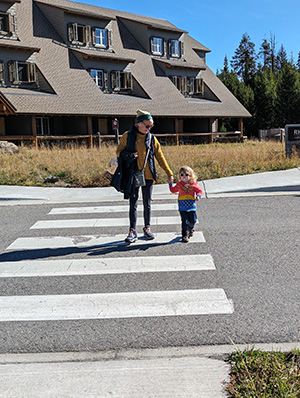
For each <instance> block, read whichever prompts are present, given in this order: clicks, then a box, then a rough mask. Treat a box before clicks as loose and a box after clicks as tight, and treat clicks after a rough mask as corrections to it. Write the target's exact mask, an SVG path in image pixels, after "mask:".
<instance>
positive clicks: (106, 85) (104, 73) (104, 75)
mask: <svg viewBox="0 0 300 398" xmlns="http://www.w3.org/2000/svg"><path fill="white" fill-rule="evenodd" d="M103 81H104V84H103V88H104V89H105V90H108V73H107V71H106V70H104V71H103Z"/></svg>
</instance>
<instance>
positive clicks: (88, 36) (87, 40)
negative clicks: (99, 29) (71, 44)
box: [83, 25, 91, 44]
mask: <svg viewBox="0 0 300 398" xmlns="http://www.w3.org/2000/svg"><path fill="white" fill-rule="evenodd" d="M83 30H84V43H85V44H87V43H90V42H91V27H90V25H86V26H85V27H84V28H83Z"/></svg>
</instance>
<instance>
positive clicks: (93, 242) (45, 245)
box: [6, 231, 205, 250]
mask: <svg viewBox="0 0 300 398" xmlns="http://www.w3.org/2000/svg"><path fill="white" fill-rule="evenodd" d="M124 238H125V236H124V234H122V235H115V236H107V235H76V236H47V237H34V238H18V239H16V240H15V241H14V242H13V243H12V244H11V245H10V246H8V248H7V249H6V250H32V249H34V250H36V249H53V248H70V247H78V248H88V247H91V248H93V249H97V248H99V249H100V248H101V247H102V248H103V247H107V246H128V243H125V242H124ZM178 242H181V235H180V234H179V233H174V232H160V233H157V234H155V239H154V240H145V238H143V237H141V238H139V239H138V240H137V241H136V242H134V243H132V244H131V245H130V246H131V247H134V246H136V245H156V244H158V245H163V244H170V243H178ZM203 242H205V239H204V236H203V233H202V232H201V231H196V232H194V236H193V237H192V238H191V240H190V243H188V244H191V243H203ZM185 244H186V243H185Z"/></svg>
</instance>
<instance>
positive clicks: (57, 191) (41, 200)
mask: <svg viewBox="0 0 300 398" xmlns="http://www.w3.org/2000/svg"><path fill="white" fill-rule="evenodd" d="M199 184H200V186H201V187H202V190H203V193H204V195H203V197H205V198H208V199H209V198H224V197H225V198H226V197H243V196H268V195H299V194H300V168H296V169H291V170H283V171H271V172H267V173H257V174H249V175H243V176H235V177H226V178H219V179H214V180H205V181H200V182H199ZM153 199H154V200H155V199H156V200H160V199H162V200H172V199H173V200H176V195H172V194H171V193H170V192H169V188H168V185H167V184H161V185H154V190H153ZM111 201H113V202H116V201H123V195H122V194H121V193H120V192H117V191H116V190H115V189H114V188H112V187H104V188H59V187H53V188H52V187H51V188H49V187H21V186H10V185H2V186H0V206H1V205H2V206H3V205H5V206H7V205H20V204H23V205H25V204H26V205H31V204H59V203H88V202H95V203H97V202H98V203H99V202H111Z"/></svg>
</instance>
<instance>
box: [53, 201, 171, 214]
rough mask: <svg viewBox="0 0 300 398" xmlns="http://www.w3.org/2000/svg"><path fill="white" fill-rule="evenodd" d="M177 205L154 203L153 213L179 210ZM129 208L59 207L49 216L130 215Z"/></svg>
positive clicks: (125, 206) (140, 210) (139, 209)
mask: <svg viewBox="0 0 300 398" xmlns="http://www.w3.org/2000/svg"><path fill="white" fill-rule="evenodd" d="M177 209H178V204H177V203H153V204H152V205H151V210H152V212H153V211H158V210H159V211H165V210H177ZM138 211H139V212H140V213H141V212H142V211H143V209H142V207H141V206H139V207H138ZM128 212H129V206H128V205H123V206H117V205H116V206H114V205H111V206H89V207H83V206H82V207H58V208H54V209H51V211H50V212H49V213H48V214H49V215H64V214H93V213H100V214H101V213H102V214H109V213H128Z"/></svg>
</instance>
